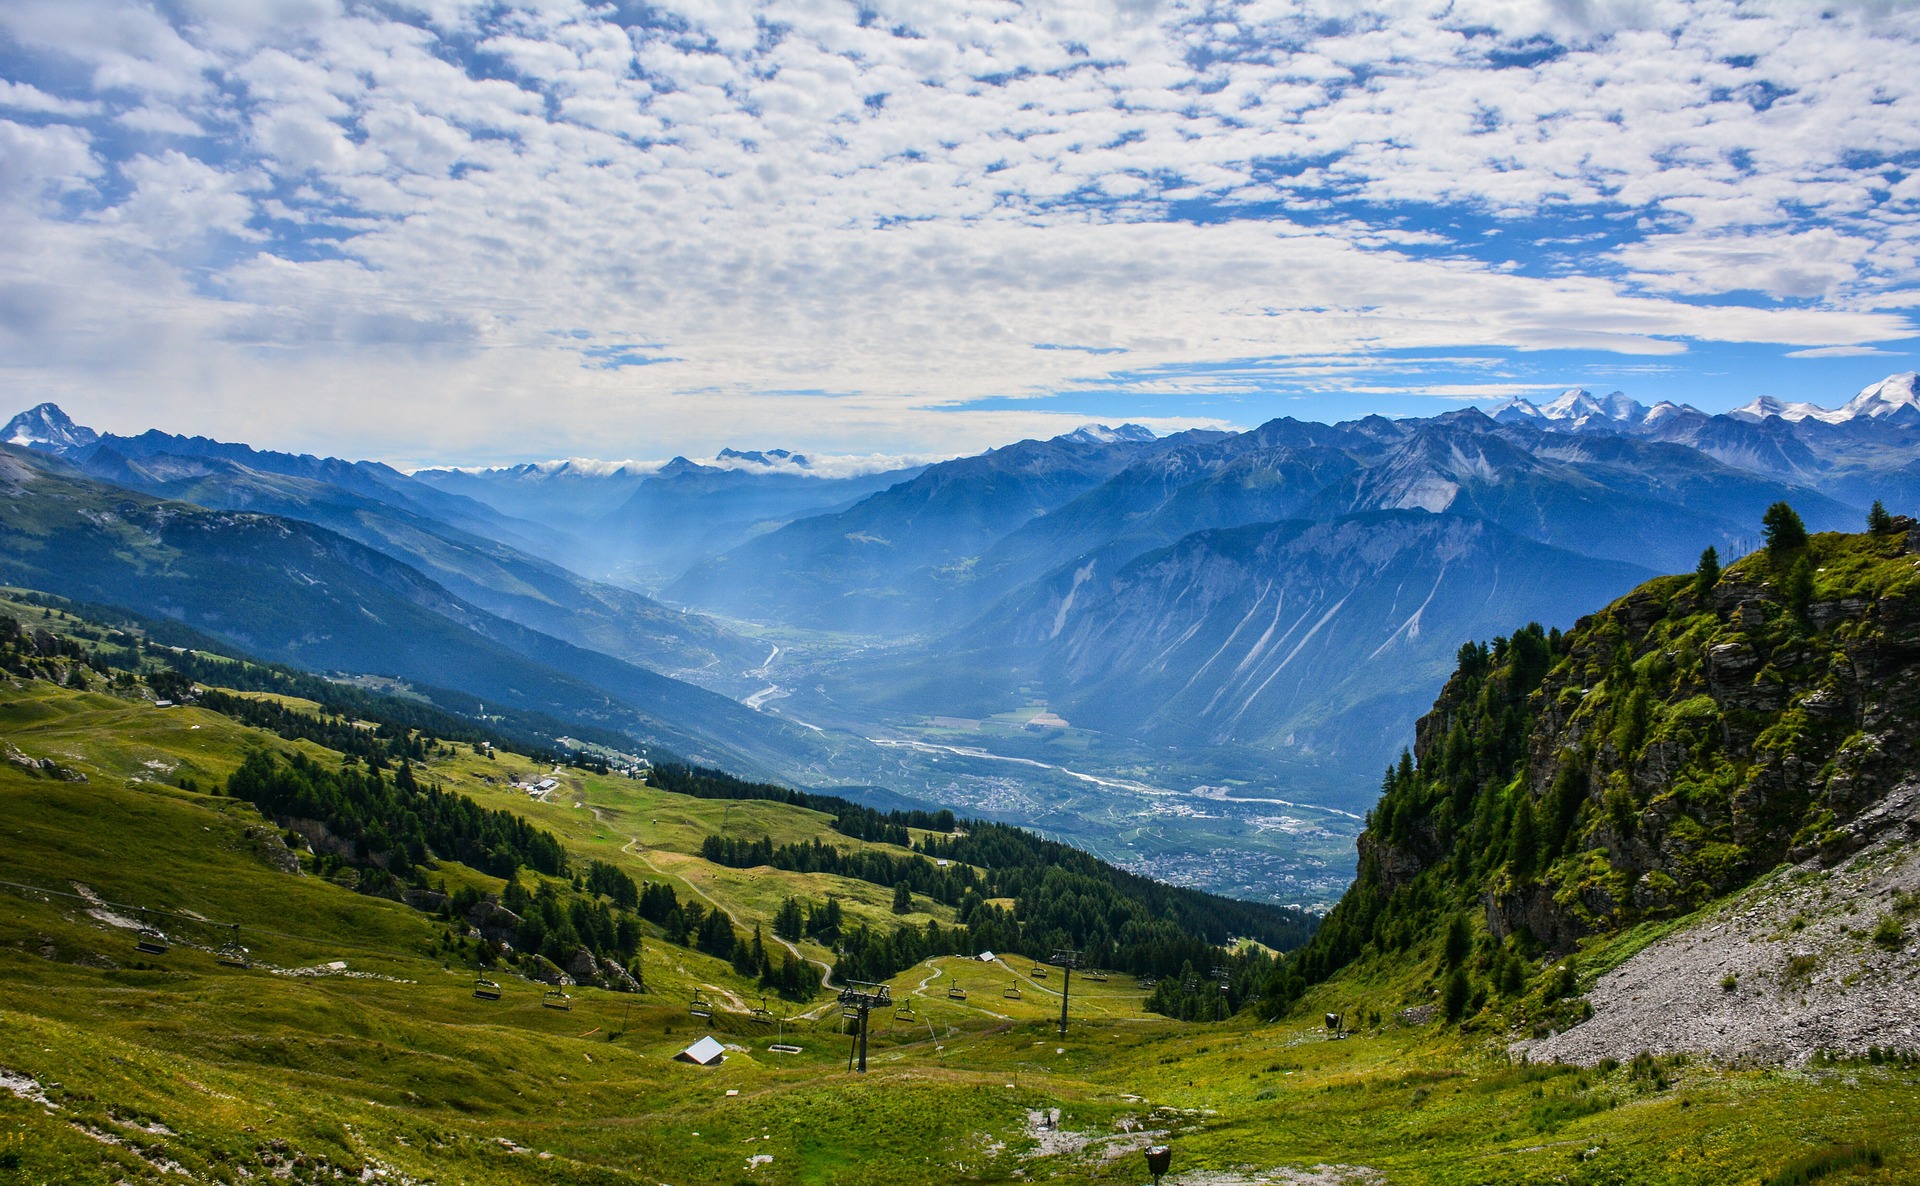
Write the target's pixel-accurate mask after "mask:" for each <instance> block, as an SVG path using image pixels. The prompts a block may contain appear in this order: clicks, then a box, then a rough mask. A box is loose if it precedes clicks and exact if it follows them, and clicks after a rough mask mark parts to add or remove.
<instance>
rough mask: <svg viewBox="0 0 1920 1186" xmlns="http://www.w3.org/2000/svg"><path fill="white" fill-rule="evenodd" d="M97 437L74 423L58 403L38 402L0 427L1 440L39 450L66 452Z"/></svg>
mask: <svg viewBox="0 0 1920 1186" xmlns="http://www.w3.org/2000/svg"><path fill="white" fill-rule="evenodd" d="M99 439H100V434H99V433H97V432H95V431H93V430H92V429H91V428H88V427H86V426H85V425H82V424H75V423H74V422H73V421H72V420H71V419H70V418H68V416H67V414H66V413H65V412H63V411H61V410H60V406H59V405H58V404H41V405H40V406H38V407H35V408H29V409H27V410H26V411H24V412H22V413H20V414H19V415H18V416H15V417H14V418H13V419H11V420H9V421H7V426H6V428H4V429H0V440H4V441H5V442H6V443H7V444H9V445H19V446H21V447H23V448H27V449H38V450H39V451H40V452H42V453H65V452H68V451H69V450H73V449H84V448H86V447H87V446H88V445H91V444H93V443H94V442H96V441H98V440H99Z"/></svg>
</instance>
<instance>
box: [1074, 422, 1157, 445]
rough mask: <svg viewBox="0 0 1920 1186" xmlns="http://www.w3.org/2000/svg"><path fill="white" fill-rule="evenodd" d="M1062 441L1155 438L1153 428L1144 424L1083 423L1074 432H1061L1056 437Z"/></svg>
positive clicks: (1093, 442) (1111, 441) (1091, 442)
mask: <svg viewBox="0 0 1920 1186" xmlns="http://www.w3.org/2000/svg"><path fill="white" fill-rule="evenodd" d="M1054 439H1055V440H1060V441H1073V442H1075V443H1077V444H1082V445H1112V444H1116V443H1118V442H1121V441H1130V442H1135V443H1138V442H1141V441H1150V440H1153V439H1154V436H1153V430H1152V429H1151V428H1148V427H1147V426H1145V425H1144V424H1122V425H1121V426H1120V427H1118V428H1108V427H1107V426H1106V425H1104V424H1083V425H1081V426H1080V427H1079V428H1076V429H1074V430H1073V431H1072V432H1067V433H1061V434H1060V435H1059V436H1058V437H1055V438H1054Z"/></svg>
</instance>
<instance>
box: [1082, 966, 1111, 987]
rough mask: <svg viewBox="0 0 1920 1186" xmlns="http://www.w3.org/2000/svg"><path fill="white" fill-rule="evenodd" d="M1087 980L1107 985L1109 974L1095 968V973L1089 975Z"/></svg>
mask: <svg viewBox="0 0 1920 1186" xmlns="http://www.w3.org/2000/svg"><path fill="white" fill-rule="evenodd" d="M1087 979H1089V980H1091V981H1093V982H1094V983H1095V984H1105V983H1106V982H1107V974H1106V973H1105V972H1102V971H1101V970H1100V969H1098V968H1095V969H1094V970H1093V971H1091V972H1088V973H1087Z"/></svg>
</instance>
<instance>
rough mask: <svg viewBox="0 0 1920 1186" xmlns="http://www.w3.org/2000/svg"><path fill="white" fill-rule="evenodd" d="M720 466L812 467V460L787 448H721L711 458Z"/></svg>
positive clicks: (764, 467) (763, 467)
mask: <svg viewBox="0 0 1920 1186" xmlns="http://www.w3.org/2000/svg"><path fill="white" fill-rule="evenodd" d="M713 459H714V460H715V461H716V462H718V463H719V464H720V465H722V466H726V467H746V466H759V467H760V468H762V469H812V468H813V462H811V461H809V460H808V459H807V455H806V454H804V453H795V452H793V451H791V450H789V449H747V450H740V449H722V450H720V452H718V453H716V454H714V458H713Z"/></svg>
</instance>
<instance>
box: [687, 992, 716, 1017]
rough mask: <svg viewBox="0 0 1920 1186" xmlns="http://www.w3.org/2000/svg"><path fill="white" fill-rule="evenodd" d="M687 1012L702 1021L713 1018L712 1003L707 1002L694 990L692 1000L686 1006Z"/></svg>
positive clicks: (702, 995) (701, 994) (704, 997)
mask: <svg viewBox="0 0 1920 1186" xmlns="http://www.w3.org/2000/svg"><path fill="white" fill-rule="evenodd" d="M687 1012H688V1013H691V1014H692V1015H693V1016H695V1017H698V1018H700V1019H701V1020H702V1021H705V1020H708V1019H710V1018H712V1016H713V1002H712V1001H709V1000H708V999H707V998H706V996H705V995H704V994H703V993H701V992H700V991H699V990H698V989H695V990H694V994H693V1000H692V1001H691V1002H689V1003H688V1005H687Z"/></svg>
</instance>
